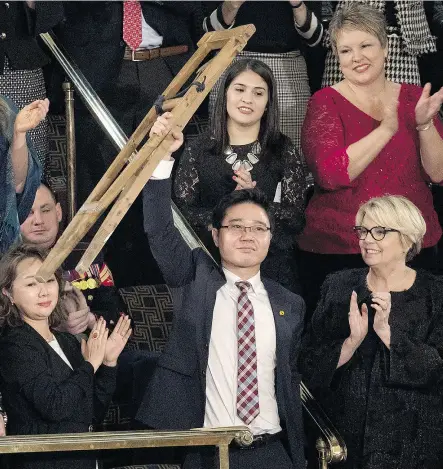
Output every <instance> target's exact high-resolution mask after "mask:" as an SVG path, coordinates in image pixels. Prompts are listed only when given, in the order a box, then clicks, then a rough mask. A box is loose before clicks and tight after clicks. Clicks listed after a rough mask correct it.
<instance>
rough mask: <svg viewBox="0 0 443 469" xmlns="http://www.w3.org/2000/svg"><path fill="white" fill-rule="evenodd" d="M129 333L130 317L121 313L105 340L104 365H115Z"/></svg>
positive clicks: (130, 331) (130, 330)
mask: <svg viewBox="0 0 443 469" xmlns="http://www.w3.org/2000/svg"><path fill="white" fill-rule="evenodd" d="M131 333H132V329H131V319H130V318H129V316H128V315H121V316H120V319H119V320H118V322H117V324H116V326H115V328H114V330H113V331H112V334H111V335H110V336H109V338H108V341H107V342H106V350H105V358H104V360H103V364H104V365H106V366H115V365H116V364H117V359H118V357H119V355H120V354H121V352H122V350H123V349H124V348H125V345H126V343H127V342H128V339H129V337H130V335H131Z"/></svg>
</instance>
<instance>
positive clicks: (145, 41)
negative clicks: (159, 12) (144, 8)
mask: <svg viewBox="0 0 443 469" xmlns="http://www.w3.org/2000/svg"><path fill="white" fill-rule="evenodd" d="M162 44H163V36H160V34H158V32H157V31H156V30H155V29H154V28H151V26H149V24H148V23H146V21H145V17H144V16H143V12H142V42H141V43H140V45H139V46H138V47H139V49H155V48H156V47H161V46H162Z"/></svg>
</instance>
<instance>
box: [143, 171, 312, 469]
mask: <svg viewBox="0 0 443 469" xmlns="http://www.w3.org/2000/svg"><path fill="white" fill-rule="evenodd" d="M170 191H171V183H170V181H169V180H168V181H157V180H153V181H150V182H149V183H148V185H147V186H146V187H145V189H144V193H143V200H144V201H143V209H144V220H145V221H144V223H145V231H146V233H147V234H148V237H149V242H150V246H151V249H152V253H153V255H154V257H155V258H156V260H157V262H158V265H159V267H160V269H161V270H162V273H163V275H164V278H165V280H166V283H167V284H168V285H170V286H171V287H173V300H174V319H173V327H172V331H171V334H170V336H169V341H168V343H167V345H166V348H165V351H164V353H163V354H162V355H161V356H160V358H159V360H158V367H157V369H156V372H155V373H154V378H153V380H152V382H151V385H150V386H149V387H148V389H147V391H146V393H145V396H144V399H143V402H142V405H141V406H140V409H139V410H138V413H137V416H136V418H137V420H139V421H140V422H142V423H143V424H145V425H148V426H150V427H153V428H158V429H174V428H175V429H183V430H184V429H189V428H193V427H202V426H203V424H204V415H205V401H206V398H205V391H206V368H207V364H208V354H209V341H210V337H211V325H212V315H213V310H214V304H215V299H216V294H217V290H218V289H219V288H220V287H221V286H222V285H224V283H225V282H226V280H225V278H224V275H223V273H222V271H221V270H220V269H219V268H218V267H217V266H216V265H215V264H214V263H213V261H212V260H211V259H210V258H209V256H208V255H207V254H206V253H205V252H204V251H203V250H202V249H194V250H191V249H189V247H188V246H187V245H186V243H185V242H184V241H183V239H182V237H181V236H180V234H179V233H178V231H177V230H176V229H175V228H174V222H173V219H172V213H171V207H170ZM263 283H264V285H265V288H266V290H267V292H268V295H269V300H270V302H271V306H272V311H273V313H274V319H275V328H276V335H277V350H276V354H277V367H276V382H275V386H276V396H277V403H278V409H279V416H280V419H281V422H282V426H283V427H286V430H287V433H288V437H289V446H290V454H291V458H292V461H293V464H294V468H296V469H299V468H300V469H301V468H304V467H305V460H304V454H303V424H302V411H301V401H300V389H299V384H300V376H299V374H298V372H297V368H296V360H297V355H298V350H299V347H300V335H301V332H302V329H303V316H304V309H305V306H304V302H303V300H302V299H301V298H300V297H299V296H298V295H295V294H294V293H291V292H289V291H288V290H286V289H285V288H283V287H282V286H280V285H279V284H277V283H275V282H273V281H271V280H267V279H263Z"/></svg>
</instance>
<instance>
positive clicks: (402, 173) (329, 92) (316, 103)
mask: <svg viewBox="0 0 443 469" xmlns="http://www.w3.org/2000/svg"><path fill="white" fill-rule="evenodd" d="M421 92H422V89H421V88H420V87H418V86H415V85H407V84H403V85H402V86H401V90H400V96H399V107H398V116H399V128H398V131H397V133H396V134H395V135H394V137H393V138H392V139H391V140H390V141H389V142H388V143H387V144H386V146H385V147H384V148H383V150H382V151H381V152H380V153H379V154H378V156H377V157H376V158H375V159H374V160H373V161H372V162H371V163H370V164H369V166H368V167H367V168H366V169H365V170H364V171H363V172H362V173H361V174H360V175H359V176H358V177H357V178H356V179H354V181H352V182H351V181H350V179H349V175H348V164H349V157H348V155H347V153H346V149H347V148H348V147H349V145H351V144H352V143H355V142H357V141H358V140H360V139H362V138H363V137H365V136H367V135H368V134H369V133H370V132H372V131H373V130H374V129H375V128H377V126H379V125H380V122H379V121H377V120H375V119H373V118H372V117H371V116H369V115H368V114H366V113H364V112H363V111H361V110H360V109H358V108H357V107H356V106H354V105H353V104H352V103H351V102H350V101H348V100H347V99H346V98H345V97H343V96H342V95H341V94H340V93H339V92H338V91H336V90H335V89H334V88H331V87H329V88H324V89H322V90H320V91H318V92H317V93H315V94H314V96H312V98H311V100H310V102H309V106H308V111H307V114H306V119H305V122H304V124H303V130H302V147H303V153H304V155H305V158H306V161H307V164H308V166H309V168H310V170H311V171H312V173H313V175H314V179H315V182H316V188H315V193H314V195H313V197H312V198H311V200H310V202H309V204H308V207H307V209H306V227H305V229H304V231H303V233H302V234H301V235H300V236H299V237H298V244H299V247H300V248H301V249H302V250H304V251H308V252H315V253H320V254H356V253H359V252H360V249H359V246H358V241H357V239H356V237H355V234H354V233H353V231H352V227H353V226H354V224H355V215H356V214H357V211H358V208H359V206H360V205H361V204H362V203H364V202H366V201H367V200H369V199H370V198H372V197H377V196H382V195H386V194H390V195H402V196H404V197H407V198H408V199H409V200H411V201H412V202H413V203H414V204H415V205H416V206H417V207H418V208H419V209H420V210H421V212H422V214H423V217H424V219H425V221H426V226H427V231H426V235H425V239H424V247H429V246H434V245H435V244H437V242H438V240H439V239H440V237H441V234H442V230H441V227H440V225H439V222H438V218H437V214H436V212H435V210H434V207H433V201H432V194H431V191H430V188H429V181H430V180H429V177H428V176H427V174H426V173H425V171H424V169H423V167H422V165H421V161H420V142H419V136H418V131H417V130H416V122H415V106H416V104H417V101H418V99H419V97H420V95H421ZM434 123H435V126H436V128H437V130H438V132H439V134H440V135H441V136H443V125H442V123H441V122H440V120H439V119H438V118H437V117H436V118H435V120H434ZM442 164H443V155H442Z"/></svg>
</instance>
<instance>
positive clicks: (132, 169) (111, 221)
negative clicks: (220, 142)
mask: <svg viewBox="0 0 443 469" xmlns="http://www.w3.org/2000/svg"><path fill="white" fill-rule="evenodd" d="M254 32H255V27H254V25H245V26H240V27H238V28H234V29H232V30H230V31H215V32H211V33H206V34H205V35H204V36H203V37H202V39H201V40H200V41H199V42H198V44H197V45H198V49H197V50H196V51H195V53H194V54H193V56H192V57H191V58H190V59H189V60H188V62H187V63H186V64H185V65H184V67H183V68H182V69H181V70H180V72H179V73H178V75H177V76H176V77H175V78H174V79H173V80H172V82H171V83H170V85H169V86H168V87H167V88H166V90H165V92H164V93H163V95H162V96H163V98H164V100H163V103H162V109H170V108H172V111H171V112H172V115H173V117H172V129H173V130H177V129H179V130H182V129H183V128H184V127H185V125H186V124H187V123H188V122H189V120H190V119H191V118H192V116H193V115H194V113H195V111H196V110H197V108H198V107H199V105H200V104H201V103H202V102H203V100H204V99H205V97H206V96H207V95H208V94H209V92H210V90H211V88H212V87H213V86H214V84H215V83H216V82H217V80H218V79H219V77H220V76H221V74H222V73H223V72H224V70H225V69H226V68H227V67H228V66H229V64H230V63H231V62H232V60H233V59H234V58H235V56H236V55H237V54H238V53H239V52H240V51H241V50H243V48H244V47H245V45H246V43H247V41H248V40H249V38H250V37H251V36H252V35H253V34H254ZM217 49H220V52H219V53H218V54H217V56H216V57H214V58H213V59H212V60H211V61H210V62H209V63H208V64H207V65H206V66H205V67H203V68H202V69H200V70H199V74H198V76H197V80H198V81H196V82H194V83H192V84H191V85H190V87H189V88H188V90H187V91H186V93H185V94H184V95H183V96H182V97H180V98H176V95H177V93H178V92H179V91H180V89H181V88H182V87H183V85H184V84H185V83H186V82H187V80H188V79H189V78H190V77H191V75H192V74H193V72H194V71H195V70H196V69H197V68H198V67H199V66H200V65H201V63H202V62H203V60H204V59H205V58H206V56H207V55H208V54H209V53H210V52H211V51H213V50H217ZM156 118H157V111H156V108H155V107H152V108H151V109H150V111H149V112H148V114H147V115H146V116H145V118H144V119H143V121H142V122H141V123H140V125H139V126H138V128H137V129H136V130H135V132H134V133H133V135H132V136H131V137H130V138H129V140H128V142H127V144H126V145H125V147H124V148H123V149H122V151H121V152H120V153H119V154H118V155H117V157H116V158H115V160H114V161H113V162H112V164H111V165H110V167H109V168H108V170H107V171H106V173H105V174H104V175H103V177H102V178H101V180H100V181H99V183H98V184H97V186H96V187H95V188H94V190H93V191H92V193H91V194H90V196H89V197H88V199H87V200H86V202H85V203H84V204H83V205H82V207H81V208H80V209H79V211H78V212H77V214H76V215H75V217H74V219H73V220H72V221H71V223H70V224H69V225H68V226H67V228H66V229H65V231H64V233H63V234H62V236H61V237H60V238H59V240H58V241H57V243H56V245H55V246H54V247H53V248H52V250H51V251H50V253H49V255H48V257H47V258H46V260H45V261H44V262H43V264H42V266H41V267H40V269H39V271H38V272H37V275H36V278H37V279H38V280H39V281H42V282H44V281H47V280H48V279H49V278H50V277H51V275H52V274H53V273H54V272H55V271H56V270H57V268H58V267H60V266H61V265H62V263H63V261H64V260H65V259H66V258H67V256H68V255H69V254H70V253H71V252H72V250H73V249H74V248H75V246H76V245H77V244H78V243H79V242H80V240H81V239H82V238H83V237H84V236H85V235H86V233H87V232H88V231H89V230H90V228H91V227H92V226H93V225H94V223H95V222H96V221H97V220H98V218H99V217H100V215H101V214H102V213H103V212H104V211H105V210H106V209H107V208H108V207H109V206H110V205H111V204H112V203H113V202H114V201H115V203H114V205H113V206H112V208H111V209H110V211H109V213H108V215H107V216H106V218H105V220H104V222H103V223H102V225H101V226H100V228H99V229H98V231H97V233H96V235H95V236H94V238H93V240H92V241H91V243H90V245H89V247H88V249H87V250H86V252H85V253H84V255H83V257H82V258H81V260H80V262H79V264H78V265H77V267H76V270H77V271H78V272H79V273H83V272H85V271H86V270H87V269H88V268H89V266H90V264H91V263H92V262H93V260H94V259H95V257H96V256H97V255H98V253H99V252H100V250H101V249H102V248H103V246H104V245H105V243H106V241H107V240H108V239H109V237H110V236H111V235H112V233H113V232H114V230H115V228H116V227H117V226H118V224H119V223H120V221H121V220H122V218H123V217H124V215H125V214H126V212H127V211H128V209H129V208H130V206H131V205H132V204H133V202H134V201H135V199H136V198H137V196H138V195H139V194H140V192H141V190H142V189H143V187H144V186H145V184H146V183H147V182H148V180H149V178H150V177H151V175H152V173H153V171H154V170H155V168H156V167H157V165H158V163H159V162H160V161H161V159H162V157H163V156H164V154H165V153H166V152H167V150H168V148H169V147H170V145H171V143H172V140H173V137H172V135H170V134H171V132H169V133H168V134H167V135H166V136H158V135H154V136H153V137H151V138H149V139H148V141H147V142H146V143H145V144H144V145H143V146H142V148H141V149H140V150H137V149H138V146H139V145H140V143H141V142H142V140H143V139H144V138H145V137H146V136H147V135H148V133H149V130H150V129H151V127H152V125H153V123H154V122H155V119H156ZM116 199H117V200H116Z"/></svg>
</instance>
